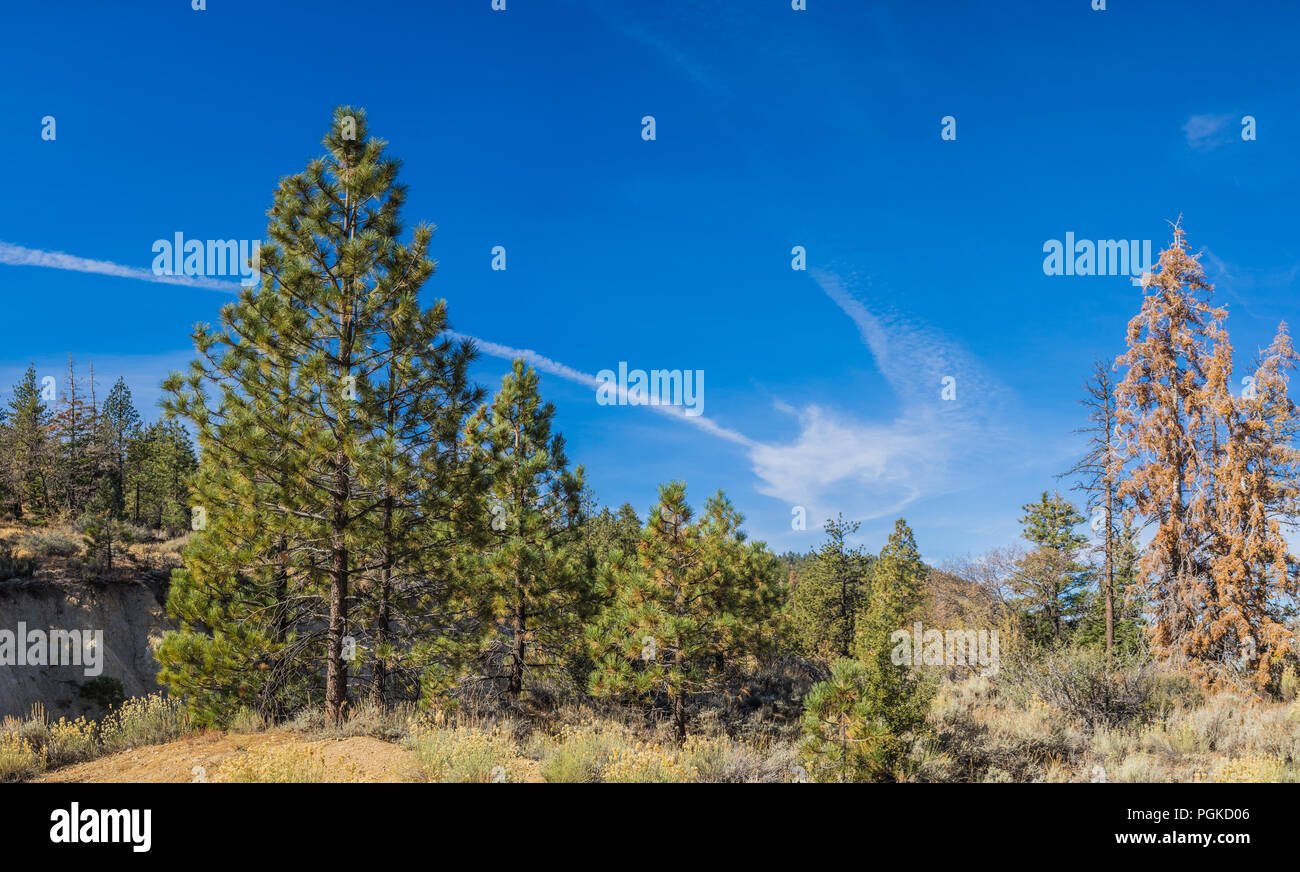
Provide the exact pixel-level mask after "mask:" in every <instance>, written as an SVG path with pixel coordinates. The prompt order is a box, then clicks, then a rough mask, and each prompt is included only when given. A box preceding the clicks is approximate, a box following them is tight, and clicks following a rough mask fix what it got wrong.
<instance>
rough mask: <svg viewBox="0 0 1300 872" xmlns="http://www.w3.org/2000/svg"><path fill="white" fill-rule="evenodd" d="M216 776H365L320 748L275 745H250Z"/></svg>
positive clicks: (238, 779) (268, 780)
mask: <svg viewBox="0 0 1300 872" xmlns="http://www.w3.org/2000/svg"><path fill="white" fill-rule="evenodd" d="M212 780H213V781H214V782H218V783H227V784H325V783H354V782H359V781H361V780H362V778H361V776H360V774H359V773H358V772H357V770H356V767H355V766H353V765H352V764H350V763H342V764H339V765H336V766H333V767H331V766H329V765H327V764H326V762H325V753H324V751H323V750H321V749H320V748H312V747H303V746H301V745H275V746H270V747H262V748H249V749H248V750H246V751H245V752H244V753H243V754H239V755H238V756H235V757H232V758H230V759H228V760H226V761H224V762H223V763H222V764H221V767H220V768H219V769H218V770H217V772H216V773H215V774H214V775H213V778H212Z"/></svg>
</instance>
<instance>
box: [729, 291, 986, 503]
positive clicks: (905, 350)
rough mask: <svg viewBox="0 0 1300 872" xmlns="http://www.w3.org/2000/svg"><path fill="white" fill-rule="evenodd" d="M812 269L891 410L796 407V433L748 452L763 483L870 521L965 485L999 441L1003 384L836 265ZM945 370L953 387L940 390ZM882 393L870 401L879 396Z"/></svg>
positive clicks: (777, 492) (794, 498)
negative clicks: (858, 286)
mask: <svg viewBox="0 0 1300 872" xmlns="http://www.w3.org/2000/svg"><path fill="white" fill-rule="evenodd" d="M810 273H811V275H812V277H813V279H814V280H815V281H816V282H817V283H818V285H819V286H820V287H821V289H822V290H823V291H824V292H825V293H826V295H827V296H828V297H829V298H830V299H831V300H832V301H833V302H834V303H835V304H836V305H837V306H839V308H840V309H841V311H843V312H844V314H846V315H847V316H848V317H849V319H850V320H852V321H853V323H854V324H855V325H856V326H857V328H858V332H859V334H860V335H861V337H862V340H863V342H864V343H865V344H866V346H867V349H868V350H869V351H870V353H871V356H872V359H873V360H874V362H875V364H876V367H877V369H878V370H879V371H880V372H881V374H882V375H883V376H884V378H885V380H886V381H887V382H888V383H889V386H890V388H891V390H892V392H893V394H894V399H895V400H896V402H897V412H896V413H895V414H894V415H893V417H892V418H891V419H889V420H877V421H868V420H864V419H862V418H861V417H859V416H857V415H855V414H853V413H850V412H846V411H844V410H842V409H835V408H828V407H825V406H822V405H808V406H806V407H804V408H803V409H800V410H798V411H795V412H793V414H795V416H796V417H797V418H798V423H799V434H798V436H796V437H795V438H794V439H793V440H791V441H789V442H785V443H773V444H767V445H760V446H756V447H755V449H754V450H753V451H752V452H751V457H752V459H753V461H754V471H755V474H756V475H757V476H758V477H759V479H760V480H761V482H762V484H760V486H759V490H760V491H761V492H762V493H765V494H767V495H769V496H772V497H775V498H777V499H781V500H783V501H786V502H789V503H790V504H791V505H802V506H804V507H805V508H806V509H807V511H808V513H809V516H810V518H815V519H817V520H820V519H823V518H826V517H830V516H832V515H834V514H836V513H839V512H843V513H844V514H845V515H846V516H848V517H852V518H856V519H860V520H867V519H872V518H878V517H883V516H886V515H890V514H894V513H897V512H898V511H899V510H901V509H902V507H904V506H906V505H908V504H909V503H911V502H913V501H915V500H917V499H920V498H923V497H929V496H935V495H938V494H942V493H946V492H950V491H955V490H960V489H962V488H965V487H969V486H971V484H972V483H973V482H974V481H975V476H977V475H978V472H977V470H980V468H981V467H983V466H985V462H986V461H987V460H988V459H989V458H991V457H994V456H996V455H997V454H998V453H999V452H1000V451H1001V450H1002V449H1003V447H1004V446H1003V442H1004V441H1005V437H1004V436H1003V434H1002V425H1001V421H1002V417H1003V413H1004V411H1005V406H1006V404H1007V401H1008V399H1009V394H1008V392H1007V391H1006V389H1005V388H1003V387H1002V386H1001V385H1000V384H999V383H998V382H997V381H996V380H995V379H993V378H992V377H991V376H990V375H989V374H988V373H987V372H986V371H985V369H984V368H983V367H982V366H981V365H980V364H979V363H978V361H976V360H974V359H973V358H972V357H971V356H970V355H969V354H967V353H966V352H965V351H964V350H963V349H961V347H960V346H958V345H956V344H955V343H953V342H951V341H949V340H948V339H947V338H946V337H944V336H943V334H942V333H940V332H939V331H937V330H935V329H934V328H931V327H929V326H926V325H922V324H918V323H916V322H913V321H909V320H908V319H906V318H903V317H902V316H900V315H897V314H896V313H887V312H876V311H872V310H871V309H869V308H868V307H867V306H866V305H865V304H864V303H863V302H862V301H861V300H860V299H858V298H857V297H856V296H854V294H853V293H851V291H850V287H851V286H852V284H853V282H852V280H846V279H844V278H842V277H841V276H840V275H839V274H837V273H833V272H830V271H826V270H811V271H810ZM949 377H951V378H952V379H953V381H952V382H951V385H952V387H953V388H954V389H955V391H956V396H955V398H954V399H943V388H944V384H945V382H944V380H945V379H946V378H949ZM879 399H883V398H878V399H877V400H875V401H873V402H872V403H871V405H872V406H875V407H879V406H881V405H884V404H883V403H881V402H879Z"/></svg>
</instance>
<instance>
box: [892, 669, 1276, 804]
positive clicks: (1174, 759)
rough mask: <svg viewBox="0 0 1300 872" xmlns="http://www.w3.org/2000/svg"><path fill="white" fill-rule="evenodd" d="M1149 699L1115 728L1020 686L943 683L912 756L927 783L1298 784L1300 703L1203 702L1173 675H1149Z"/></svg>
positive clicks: (1232, 697) (1227, 696) (1224, 696)
mask: <svg viewBox="0 0 1300 872" xmlns="http://www.w3.org/2000/svg"><path fill="white" fill-rule="evenodd" d="M1148 686H1149V688H1150V692H1149V694H1147V695H1146V697H1145V698H1142V697H1138V698H1136V699H1130V700H1128V701H1126V702H1125V705H1126V706H1127V705H1129V703H1130V702H1131V703H1133V704H1134V705H1133V707H1132V708H1133V710H1135V711H1136V712H1138V713H1137V714H1135V715H1134V716H1133V717H1131V718H1129V719H1127V720H1124V721H1122V722H1120V723H1112V724H1107V723H1106V719H1105V718H1096V717H1092V716H1091V715H1092V714H1093V713H1092V712H1090V711H1089V710H1088V709H1087V707H1079V706H1076V705H1073V704H1071V703H1070V702H1069V701H1068V700H1066V701H1064V702H1058V704H1056V705H1053V704H1051V703H1049V702H1047V701H1045V700H1044V699H1043V698H1042V697H1039V696H1036V695H1033V694H1025V693H1023V689H1024V685H1023V683H1019V682H1018V683H1016V684H1012V683H1011V682H1010V681H1009V680H1005V679H1004V680H1003V681H1002V682H1000V683H999V682H994V681H990V680H988V679H983V678H974V679H969V680H967V681H962V682H954V683H949V684H944V685H943V686H941V687H940V690H939V693H938V694H937V695H936V697H935V700H934V703H933V706H932V709H931V714H930V720H931V724H932V726H933V727H934V731H935V738H934V740H933V741H932V742H930V743H928V744H925V743H923V744H919V745H918V748H917V749H915V750H914V753H915V754H917V755H919V756H920V757H922V758H924V760H923V763H922V765H920V766H918V775H917V778H918V779H919V780H926V781H948V780H956V781H960V780H966V781H1099V782H1194V781H1214V782H1239V781H1251V782H1257V781H1300V702H1289V703H1288V702H1276V701H1270V700H1264V699H1259V698H1256V697H1254V696H1251V695H1249V694H1242V693H1234V692H1219V693H1215V694H1212V695H1208V696H1207V695H1206V694H1205V693H1204V692H1203V691H1202V690H1200V689H1199V688H1197V687H1195V686H1193V685H1192V684H1191V683H1190V682H1188V681H1187V680H1186V678H1185V677H1183V676H1181V675H1179V674H1176V673H1163V674H1160V673H1153V674H1152V675H1151V676H1150V681H1149V684H1148Z"/></svg>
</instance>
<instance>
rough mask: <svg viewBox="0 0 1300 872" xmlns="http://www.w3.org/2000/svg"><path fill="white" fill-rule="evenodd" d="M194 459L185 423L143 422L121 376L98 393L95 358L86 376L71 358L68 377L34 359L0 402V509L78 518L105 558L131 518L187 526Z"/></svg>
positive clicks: (169, 527) (175, 528)
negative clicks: (45, 373)
mask: <svg viewBox="0 0 1300 872" xmlns="http://www.w3.org/2000/svg"><path fill="white" fill-rule="evenodd" d="M197 465H198V460H197V456H196V454H195V451H194V447H193V444H192V442H191V440H190V437H189V434H188V433H187V432H186V431H185V429H184V428H183V427H182V426H181V425H179V424H178V423H175V422H167V421H161V422H154V423H150V424H146V423H145V422H144V421H143V419H142V418H141V416H140V413H139V411H138V410H137V409H136V408H135V404H134V403H133V401H132V399H131V390H130V388H128V387H127V385H126V382H125V381H124V380H123V379H120V378H119V379H118V380H117V381H116V382H115V383H114V384H113V387H112V388H111V389H110V390H109V392H108V394H107V396H105V397H104V398H103V399H102V401H101V400H100V399H99V398H98V397H97V395H96V390H95V382H94V369H93V366H92V367H91V370H90V375H89V377H88V378H87V379H86V380H85V381H82V380H80V379H79V378H78V375H77V372H76V368H75V367H74V365H73V362H72V360H71V358H69V361H68V371H67V375H66V377H65V378H64V379H63V381H62V384H60V383H59V382H58V381H57V380H55V379H53V378H49V379H48V380H40V381H38V379H37V375H36V369H35V367H34V366H29V367H28V368H27V371H26V373H25V374H24V375H23V377H22V378H21V379H20V380H19V381H18V383H17V384H15V385H14V386H13V389H12V391H11V392H10V398H9V400H8V402H7V404H5V405H4V406H0V512H2V513H3V514H5V515H8V516H9V517H11V518H13V519H15V520H19V521H33V522H41V523H52V522H66V523H71V524H77V525H79V526H80V527H81V528H82V529H84V530H85V531H86V535H87V538H88V544H89V546H90V551H91V556H92V557H93V558H94V560H95V562H97V563H99V564H101V565H107V566H111V565H112V561H113V556H112V555H113V547H114V542H118V541H120V540H121V538H122V536H123V534H124V532H125V527H126V526H136V527H147V528H150V529H152V530H159V531H163V532H165V533H166V534H168V535H171V536H176V535H179V534H180V533H182V532H183V531H184V530H185V529H186V528H187V527H188V526H189V520H190V510H189V499H188V488H189V484H188V479H189V476H190V475H191V474H192V473H193V472H194V470H195V469H196V468H197Z"/></svg>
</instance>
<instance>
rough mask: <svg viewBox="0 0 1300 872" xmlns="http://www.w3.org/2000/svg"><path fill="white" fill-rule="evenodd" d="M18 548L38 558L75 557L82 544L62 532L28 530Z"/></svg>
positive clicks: (19, 540) (19, 541)
mask: <svg viewBox="0 0 1300 872" xmlns="http://www.w3.org/2000/svg"><path fill="white" fill-rule="evenodd" d="M18 547H19V548H21V549H23V550H25V551H30V552H31V553H32V554H35V555H36V556H37V557H75V556H76V555H78V554H80V553H81V542H80V541H78V540H77V539H76V538H75V537H73V536H70V535H68V534H67V533H64V532H62V531H60V530H50V529H45V530H28V531H27V532H26V533H23V534H22V536H21V537H19V539H18Z"/></svg>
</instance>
